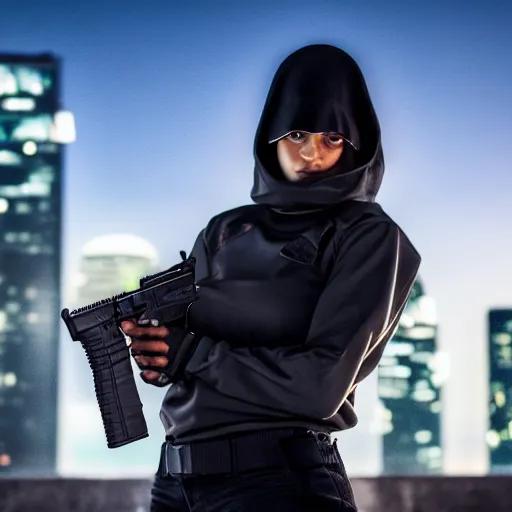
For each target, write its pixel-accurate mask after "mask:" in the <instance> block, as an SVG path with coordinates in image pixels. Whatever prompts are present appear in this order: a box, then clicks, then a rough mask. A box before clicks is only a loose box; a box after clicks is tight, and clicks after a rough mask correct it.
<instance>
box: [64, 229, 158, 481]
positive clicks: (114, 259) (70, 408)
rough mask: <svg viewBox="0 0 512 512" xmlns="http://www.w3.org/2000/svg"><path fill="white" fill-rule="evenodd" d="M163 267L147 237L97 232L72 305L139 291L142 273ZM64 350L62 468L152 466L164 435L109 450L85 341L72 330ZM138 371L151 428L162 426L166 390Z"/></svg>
mask: <svg viewBox="0 0 512 512" xmlns="http://www.w3.org/2000/svg"><path fill="white" fill-rule="evenodd" d="M159 270H161V269H160V268H159V267H158V253H157V251H156V249H155V248H154V247H153V246H152V245H151V244H150V243H149V242H147V241H146V240H144V239H143V238H140V237H138V236H135V235H130V234H109V235H103V236H99V237H96V238H94V239H92V240H90V241H89V242H88V243H87V244H86V245H85V246H84V248H83V250H82V256H81V261H80V270H79V273H78V275H77V276H76V277H75V279H74V290H72V295H73V297H72V299H71V302H70V304H69V306H70V307H71V308H72V309H73V308H78V307H82V306H87V305H89V304H92V303H94V302H97V301H99V300H101V299H105V298H107V297H112V296H114V295H117V294H119V293H121V292H128V291H132V290H135V289H136V288H138V287H139V280H140V278H141V277H144V276H146V275H148V274H152V273H155V272H158V271H159ZM61 350H62V358H61V361H62V372H61V377H62V379H63V382H65V383H66V385H65V386H64V388H63V389H62V392H61V414H60V426H61V428H60V436H59V469H60V472H61V473H63V474H65V475H68V476H84V475H88V474H90V475H91V476H99V475H105V476H108V475H109V474H110V475H111V474H116V475H118V476H119V475H138V474H141V473H144V472H145V471H146V472H148V471H151V467H152V465H154V460H155V457H157V453H155V452H157V451H158V446H159V445H160V444H161V436H157V435H156V436H153V438H152V439H149V440H147V439H145V440H142V441H138V442H137V443H132V444H131V445H128V446H126V447H122V448H120V449H116V450H109V449H108V448H107V444H106V440H105V433H104V430H103V425H102V422H101V416H100V412H99V408H98V404H97V401H96V396H95V393H94V382H93V377H92V371H91V369H90V367H89V364H88V362H87V358H86V355H85V351H84V350H83V348H82V346H81V345H80V343H79V342H73V341H72V340H71V338H70V337H69V333H67V332H66V334H65V335H64V337H63V343H62V347H61ZM134 374H135V379H136V382H137V383H138V388H139V393H140V395H141V400H142V403H143V406H144V414H145V416H146V420H147V423H148V427H151V425H152V424H153V425H154V426H155V428H158V429H159V430H162V427H161V424H160V423H159V416H158V410H159V406H160V403H161V400H162V393H161V391H160V392H159V391H158V388H154V387H153V386H148V385H146V384H142V385H140V384H141V383H140V379H139V377H138V371H137V368H136V367H134ZM149 388H153V389H149ZM152 409H154V410H152ZM150 411H151V412H150ZM153 445H154V446H153ZM141 468H142V469H141ZM148 474H149V473H148Z"/></svg>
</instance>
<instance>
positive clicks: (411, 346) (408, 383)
mask: <svg viewBox="0 0 512 512" xmlns="http://www.w3.org/2000/svg"><path fill="white" fill-rule="evenodd" d="M439 370H440V368H439V358H438V353H437V313H436V304H435V302H434V300H433V299H432V298H431V297H428V296H427V295H425V293H424V289H423V286H422V284H421V282H420V281H419V280H417V281H416V283H415V284H414V287H413V291H412V293H411V296H410V298H409V302H408V304H407V306H406V308H405V310H404V312H403V314H402V317H401V320H400V325H399V327H398V329H397V332H396V334H395V335H394V337H393V338H392V339H391V340H390V342H389V343H388V345H387V346H386V349H385V351H384V354H383V357H382V360H381V363H380V365H379V367H378V387H379V390H378V392H379V398H380V401H381V404H382V412H381V416H382V418H381V422H382V434H383V464H382V474H384V475H407V474H436V473H441V472H442V450H441V425H440V414H441V396H440V394H441V393H440V385H441V381H442V379H441V378H440V377H441V372H440V371H439Z"/></svg>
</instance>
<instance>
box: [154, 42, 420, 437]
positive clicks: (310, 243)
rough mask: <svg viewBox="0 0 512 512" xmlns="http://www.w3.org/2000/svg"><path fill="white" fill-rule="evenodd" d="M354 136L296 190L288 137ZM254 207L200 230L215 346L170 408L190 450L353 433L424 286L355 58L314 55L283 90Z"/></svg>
mask: <svg viewBox="0 0 512 512" xmlns="http://www.w3.org/2000/svg"><path fill="white" fill-rule="evenodd" d="M292 130H304V131H309V132H325V131H332V132H338V133H342V134H343V135H344V137H345V139H346V141H347V143H346V144H345V150H344V153H343V156H342V158H341V160H340V162H339V163H338V164H337V165H336V166H335V167H334V168H333V169H332V170H329V171H327V173H326V174H325V175H324V176H323V177H322V179H320V180H317V181H314V182H310V183H292V182H288V181H285V180H284V178H283V176H282V174H281V171H280V168H279V166H278V164H277V159H276V143H275V142H272V143H270V142H269V141H275V140H276V139H278V138H280V137H282V136H284V135H286V134H287V133H289V132H290V131H292ZM254 156H255V173H254V179H255V181H254V187H253V190H252V193H251V197H252V199H253V201H254V202H255V203H256V204H254V205H249V206H243V207H240V208H236V209H234V210H231V211H227V212H224V213H221V214H220V215H217V216H216V217H214V218H213V219H212V220H211V221H210V222H209V224H208V225H207V227H206V228H205V229H204V230H203V231H202V232H201V233H200V235H199V237H198V238H197V241H196V243H195V246H194V249H193V251H192V255H193V256H194V257H195V258H196V259H197V282H198V285H199V286H200V291H199V295H200V299H199V300H198V302H197V303H196V304H194V305H193V306H192V307H191V308H190V311H189V316H188V325H189V328H190V330H191V331H192V332H195V333H201V340H200V342H199V344H198V347H197V349H196V351H195V352H194V354H193V356H192V357H191V359H190V361H189V362H188V364H187V367H186V371H185V377H184V379H183V380H182V381H180V382H178V383H175V384H172V385H171V386H170V387H169V389H168V391H167V394H166V396H165V399H164V401H163V404H162V410H161V419H162V421H163V423H164V426H165V429H166V433H167V436H168V437H169V438H170V439H173V440H175V441H177V442H190V441H195V440H199V439H205V438H210V437H215V436H218V435H223V434H227V433H232V432H240V431H244V430H255V429H263V428H274V427H288V426H295V427H305V428H309V429H315V430H320V431H326V432H332V431H338V430H343V429H347V428H351V427H353V426H354V425H355V424H356V422H357V416H356V414H355V411H354V391H355V389H356V387H357V384H358V383H359V382H361V381H362V380H363V379H364V378H365V377H367V376H368V375H369V374H370V372H372V371H373V370H374V369H375V367H376V366H377V364H378V362H379V360H380V357H381V354H382V351H383V349H384V347H385V345H386V343H387V342H388V340H389V339H390V338H391V337H392V335H393V334H394V332H395V330H396V328H397V325H398V321H399V317H400V315H401V313H402V311H403V309H404V306H405V305H406V302H407V299H408V297H409V294H410V292H411V289H412V285H413V283H414V280H415V277H416V274H417V271H418V267H419V264H420V256H419V255H418V253H417V252H416V250H415V249H414V247H413V246H412V244H411V242H410V241H409V240H408V238H407V237H406V236H405V234H404V233H403V232H402V231H401V229H400V228H399V227H398V226H397V225H396V224H395V222H393V220H392V219H391V218H390V217H389V216H388V215H386V213H385V212H384V211H383V209H382V208H381V206H379V205H378V204H377V203H376V202H375V196H376V194H377V191H378V189H379V186H380V183H381V180H382V175H383V172H384V159H383V154H382V149H381V138H380V128H379V123H378V120H377V117H376V115H375V112H374V109H373V106H372V103H371V100H370V97H369V94H368V91H367V88H366V85H365V81H364V78H363V76H362V74H361V71H360V70H359V67H358V66H357V64H356V63H355V62H354V61H353V59H352V58H351V57H349V56H348V55H347V54H346V53H344V52H343V51H341V50H339V49H338V48H335V47H332V46H328V45H312V46H308V47H305V48H302V49H301V50H298V51H297V52H295V53H293V54H291V55H290V56H289V57H288V58H287V59H286V60H285V61H284V62H283V64H281V66H280V68H279V69H278V71H277V73H276V75H275V77H274V80H273V82H272V85H271V88H270V91H269V94H268V97H267V101H266V104H265V107H264V109H263V113H262V116H261V119H260V123H259V126H258V129H257V133H256V138H255V144H254Z"/></svg>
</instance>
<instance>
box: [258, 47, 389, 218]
mask: <svg viewBox="0 0 512 512" xmlns="http://www.w3.org/2000/svg"><path fill="white" fill-rule="evenodd" d="M293 130H301V131H306V132H310V133H320V132H336V133H340V134H342V135H343V137H344V138H345V139H346V141H347V142H348V143H345V145H344V150H343V154H342V156H341V159H340V160H339V161H338V163H337V164H335V165H334V167H333V168H331V169H330V170H328V171H326V172H325V173H322V174H321V176H320V177H319V178H318V179H316V180H315V181H313V182H310V181H308V182H307V183H303V182H289V181H286V180H285V179H284V177H283V174H282V171H281V169H280V167H279V163H278V160H277V142H276V140H278V139H280V138H282V137H283V136H285V135H286V134H288V133H289V132H291V131H293ZM271 141H274V142H271ZM254 158H255V167H254V185H253V188H252V191H251V197H252V199H253V201H254V202H256V203H259V204H266V205H268V206H271V207H273V208H275V209H278V210H281V211H287V212H299V211H304V210H311V209H318V208H323V207H329V206H334V205H336V204H339V203H341V202H342V201H345V200H347V199H354V200H359V201H374V200H375V196H376V195H377V192H378V190H379V187H380V184H381V181H382V176H383V174H384V157H383V154H382V148H381V141H380V127H379V122H378V119H377V116H376V114H375V111H374V109H373V105H372V102H371V99H370V96H369V93H368V89H367V87H366V83H365V80H364V77H363V74H362V72H361V70H360V68H359V66H358V65H357V63H356V62H355V61H354V59H352V57H350V56H349V55H348V54H347V53H345V52H344V51H343V50H340V49H339V48H336V47H334V46H330V45H325V44H317V45H310V46H306V47H304V48H301V49H299V50H297V51H296V52H294V53H292V54H291V55H289V56H288V57H287V58H286V59H285V60H284V62H283V63H282V64H281V65H280V66H279V68H278V70H277V72H276V74H275V76H274V79H273V81H272V84H271V86H270V90H269V93H268V95H267V100H266V102H265V106H264V107H263V113H262V115H261V118H260V122H259V125H258V129H257V131H256V137H255V141H254Z"/></svg>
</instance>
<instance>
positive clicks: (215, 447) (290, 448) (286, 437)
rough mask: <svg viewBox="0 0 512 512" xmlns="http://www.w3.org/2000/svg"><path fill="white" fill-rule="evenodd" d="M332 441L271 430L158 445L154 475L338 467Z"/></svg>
mask: <svg viewBox="0 0 512 512" xmlns="http://www.w3.org/2000/svg"><path fill="white" fill-rule="evenodd" d="M339 463H340V458H339V454H338V452H337V450H336V441H334V444H333V443H331V437H330V435H329V434H325V433H322V432H313V431H311V430H305V429H272V430H262V431H258V432H250V433H244V434H237V435H232V436H230V437H225V438H219V439H212V440H206V441H198V442H194V443H191V444H181V445H178V444H173V443H172V441H170V440H168V441H166V442H165V443H164V444H163V445H162V453H161V459H160V467H159V470H158V474H159V475H160V476H166V475H183V474H188V475H214V474H227V473H243V472H247V471H255V470H259V469H268V468H289V469H301V468H303V469H306V468H314V467H320V466H322V465H326V464H339Z"/></svg>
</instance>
